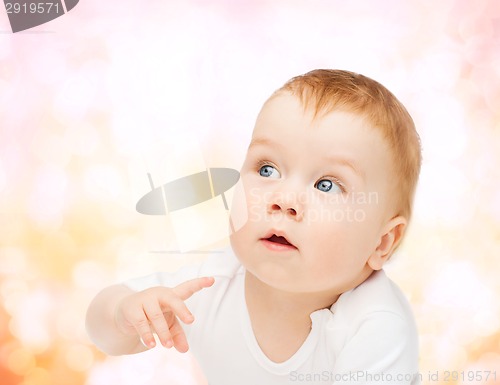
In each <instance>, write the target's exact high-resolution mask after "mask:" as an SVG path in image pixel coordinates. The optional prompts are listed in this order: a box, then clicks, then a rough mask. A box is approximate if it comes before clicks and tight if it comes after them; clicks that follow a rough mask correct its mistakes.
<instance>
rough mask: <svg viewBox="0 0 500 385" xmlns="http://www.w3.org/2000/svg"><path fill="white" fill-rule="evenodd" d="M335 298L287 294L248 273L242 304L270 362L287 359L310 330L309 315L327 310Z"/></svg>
mask: <svg viewBox="0 0 500 385" xmlns="http://www.w3.org/2000/svg"><path fill="white" fill-rule="evenodd" d="M337 298H338V296H335V295H334V296H332V295H330V296H326V295H323V296H321V295H320V296H318V295H317V294H316V293H314V294H313V293H290V292H285V291H281V290H277V289H275V288H272V287H270V286H268V285H266V284H265V283H263V282H261V281H260V280H258V279H257V278H256V277H255V276H253V275H252V274H251V273H249V272H248V271H247V272H246V275H245V301H246V304H247V309H248V314H249V317H250V321H251V324H252V329H253V332H254V335H255V338H256V340H257V342H258V344H259V346H260V348H261V350H262V352H263V353H264V354H265V355H266V356H267V357H268V358H269V359H270V360H271V361H273V362H284V361H286V360H287V359H289V358H290V357H291V356H292V355H293V354H294V353H295V352H296V351H297V350H298V349H299V348H300V347H301V346H302V344H303V343H304V341H305V340H306V338H307V336H308V335H309V332H310V330H311V318H310V314H311V313H312V312H314V311H315V310H319V309H323V308H329V307H330V306H331V305H332V304H333V303H334V302H335V301H336V300H337Z"/></svg>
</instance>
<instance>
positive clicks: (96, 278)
mask: <svg viewBox="0 0 500 385" xmlns="http://www.w3.org/2000/svg"><path fill="white" fill-rule="evenodd" d="M105 277H106V276H105V274H104V272H103V269H102V267H101V266H100V265H99V264H98V263H97V262H95V261H90V260H86V261H81V262H78V264H77V265H76V266H75V267H74V268H73V281H74V282H75V284H76V285H77V286H78V287H81V288H83V289H93V288H96V287H98V286H100V285H101V284H102V282H104V281H105Z"/></svg>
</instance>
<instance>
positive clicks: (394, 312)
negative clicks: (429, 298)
mask: <svg viewBox="0 0 500 385" xmlns="http://www.w3.org/2000/svg"><path fill="white" fill-rule="evenodd" d="M332 311H333V312H334V313H336V314H337V315H339V316H345V317H346V319H350V320H351V321H352V320H354V319H362V318H366V317H368V316H370V317H372V316H374V315H377V314H380V315H385V316H391V317H400V318H402V319H412V318H413V314H412V311H411V307H410V304H409V302H408V300H407V299H406V296H405V294H404V293H403V292H402V291H401V289H400V288H399V287H398V286H397V285H396V284H395V283H394V282H393V281H392V280H391V279H390V278H389V277H387V275H386V274H385V272H384V270H379V271H375V272H374V273H372V275H371V276H370V277H369V278H368V279H366V280H365V281H364V282H363V283H361V284H360V285H358V286H357V287H355V288H354V289H352V290H350V291H347V292H345V293H343V294H342V295H341V296H340V297H339V299H338V300H337V302H336V303H335V304H334V305H333V306H332Z"/></svg>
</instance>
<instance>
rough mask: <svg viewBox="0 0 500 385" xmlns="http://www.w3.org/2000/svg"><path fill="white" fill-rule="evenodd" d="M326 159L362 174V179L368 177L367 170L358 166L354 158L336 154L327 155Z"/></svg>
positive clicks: (359, 174)
mask: <svg viewBox="0 0 500 385" xmlns="http://www.w3.org/2000/svg"><path fill="white" fill-rule="evenodd" d="M325 159H326V160H327V161H328V162H332V163H336V164H339V165H341V166H345V167H348V168H350V169H351V170H352V171H354V173H355V174H356V175H358V176H360V177H361V178H362V179H365V177H366V175H365V172H364V171H363V170H362V169H361V168H360V167H358V165H357V164H356V162H354V161H353V160H350V159H347V158H344V157H341V156H338V155H336V154H330V155H326V156H325Z"/></svg>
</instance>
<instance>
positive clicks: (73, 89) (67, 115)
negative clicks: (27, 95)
mask: <svg viewBox="0 0 500 385" xmlns="http://www.w3.org/2000/svg"><path fill="white" fill-rule="evenodd" d="M94 94H95V90H94V86H93V85H92V83H91V82H90V80H89V79H88V78H87V77H85V76H83V75H75V76H73V77H71V78H70V79H68V80H67V81H66V83H65V84H64V86H63V87H62V90H61V91H60V92H59V94H58V95H57V97H56V99H55V102H54V105H53V108H54V116H55V117H56V118H57V119H58V120H59V121H61V122H66V121H69V122H71V123H73V122H74V121H79V120H83V118H84V116H85V114H86V113H87V110H88V107H89V104H90V103H91V100H92V98H93V97H94Z"/></svg>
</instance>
